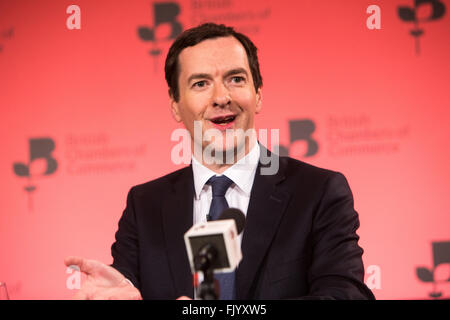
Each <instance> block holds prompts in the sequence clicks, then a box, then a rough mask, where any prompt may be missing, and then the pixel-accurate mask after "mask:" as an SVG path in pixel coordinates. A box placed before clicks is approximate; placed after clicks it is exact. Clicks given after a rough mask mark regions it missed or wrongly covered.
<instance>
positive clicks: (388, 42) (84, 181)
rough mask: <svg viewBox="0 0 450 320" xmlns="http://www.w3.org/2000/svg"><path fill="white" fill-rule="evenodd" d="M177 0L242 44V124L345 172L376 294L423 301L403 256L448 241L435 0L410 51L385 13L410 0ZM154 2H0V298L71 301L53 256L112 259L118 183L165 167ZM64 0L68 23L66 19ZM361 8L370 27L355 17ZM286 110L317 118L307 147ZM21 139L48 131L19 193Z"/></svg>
mask: <svg viewBox="0 0 450 320" xmlns="http://www.w3.org/2000/svg"><path fill="white" fill-rule="evenodd" d="M159 2H160V1H159ZM174 2H175V3H176V4H177V5H178V6H179V8H180V10H181V11H180V14H179V15H178V16H177V20H178V21H179V22H180V23H181V25H182V26H183V29H186V28H189V27H192V26H194V25H196V24H197V23H200V22H202V21H203V20H205V19H206V20H213V21H215V22H224V23H227V24H230V25H233V26H235V27H236V29H237V30H238V31H242V32H244V33H247V34H248V35H249V36H250V38H251V39H252V40H253V41H254V42H255V44H256V45H257V47H258V49H259V58H260V65H261V72H262V75H263V80H264V87H263V110H262V112H261V114H260V115H258V116H257V118H256V121H257V127H258V128H267V129H271V128H275V129H280V143H281V144H283V145H284V146H286V147H289V152H290V155H291V156H292V157H295V158H299V159H302V160H304V161H307V162H309V163H312V164H315V165H318V166H321V167H325V168H329V169H332V170H336V171H341V172H343V173H344V174H345V175H346V177H347V178H348V180H349V183H350V186H351V188H352V190H353V193H354V196H355V207H356V209H357V211H358V212H359V214H360V220H361V228H360V230H359V234H360V236H361V240H360V244H361V246H362V247H363V248H364V250H365V254H364V257H363V258H364V263H365V266H366V267H368V266H370V265H377V266H379V267H380V271H381V273H380V281H381V288H378V289H374V290H373V292H374V294H375V295H376V297H377V298H379V299H415V298H427V297H428V293H429V292H430V291H431V284H430V283H424V282H421V281H420V280H419V279H418V278H417V276H416V267H418V266H426V267H429V268H430V267H432V263H433V260H432V252H431V243H432V242H433V241H450V229H449V225H450V218H449V213H450V210H449V209H450V200H449V198H450V197H449V196H448V192H449V186H450V182H449V181H450V168H449V163H450V151H449V148H448V146H449V145H448V139H449V137H450V134H449V133H450V129H449V119H450V111H449V101H450V90H449V88H450V86H449V84H450V80H449V71H450V68H449V67H450V41H449V39H450V19H449V10H450V1H444V0H441V2H442V3H444V4H445V7H446V9H447V11H446V13H445V15H444V16H443V17H442V18H440V19H437V20H434V21H422V22H420V24H419V26H420V27H421V28H422V29H423V30H424V34H423V35H422V36H421V37H420V39H419V41H420V53H417V52H416V48H415V39H414V38H413V37H412V36H411V35H410V33H409V32H410V30H411V29H412V28H413V23H407V22H405V21H403V20H401V19H400V18H399V15H398V13H397V10H398V7H399V6H409V7H412V6H413V3H414V1H413V0H395V1H394V0H389V1H387V0H386V1H376V0H373V1H362V0H354V1H332V0H330V1H313V0H309V1H287V0H278V1H276V2H275V1H260V0H255V1H245V2H244V1H236V0H233V1H231V0H222V1H218V0H216V1H212V0H211V1H205V0H204V1H194V0H191V1H187V0H186V1H181V0H179V1H174ZM153 3H154V2H152V1H148V0H146V1H110V0H108V1H106V0H104V1H100V0H97V1H87V0H75V1H49V0H48V1H22V0H21V1H0V32H1V33H0V46H1V51H0V108H1V117H0V132H1V133H0V139H1V143H0V145H1V149H2V156H1V157H0V178H1V183H0V194H1V201H0V280H1V281H5V282H6V283H7V285H8V289H9V293H10V296H11V298H12V299H67V298H70V297H71V296H72V295H73V293H74V292H73V291H71V290H69V289H67V288H66V279H67V277H68V276H69V275H68V274H67V273H66V267H65V266H64V264H63V259H64V257H65V256H67V255H81V256H84V257H87V258H92V259H96V260H100V261H103V262H105V263H111V262H112V258H111V255H110V246H111V244H112V242H113V241H114V233H115V231H116V229H117V222H118V219H119V218H120V216H121V214H122V210H123V209H124V206H125V199H126V194H127V192H128V190H129V188H130V187H131V186H133V185H136V184H139V183H142V182H145V181H148V180H151V179H154V178H157V177H159V176H162V175H164V174H166V173H169V172H171V171H173V170H174V169H176V168H177V167H178V166H175V165H174V164H173V163H172V162H171V159H170V151H171V149H172V147H173V146H174V145H175V144H176V143H175V142H171V141H170V135H171V133H172V131H173V130H174V129H175V128H177V127H178V125H177V124H176V123H175V121H174V120H173V119H172V117H171V115H170V112H169V100H168V96H167V85H166V83H165V80H164V73H163V62H164V57H165V54H166V53H167V48H168V47H169V46H170V43H171V40H164V39H166V38H167V37H168V35H169V34H170V31H171V28H170V25H160V26H158V28H157V29H156V38H157V40H158V41H156V42H155V43H152V42H151V41H142V39H140V38H139V36H138V33H137V29H138V27H142V26H147V27H149V28H152V27H153V26H154V12H153ZM71 4H76V5H78V6H79V7H80V9H81V29H80V30H69V29H68V28H67V27H66V20H67V18H68V17H69V16H70V14H67V13H66V8H67V7H68V6H69V5H71ZM372 4H376V5H378V6H379V7H380V8H381V29H380V30H369V29H368V28H367V26H366V20H367V18H368V17H369V16H370V14H367V13H366V8H367V7H368V6H369V5H372ZM430 14H431V6H429V5H423V6H421V7H420V8H418V16H419V17H421V18H422V20H426V18H427V17H429V16H430ZM11 30H12V31H11ZM8 31H11V32H8ZM155 46H156V47H158V48H161V49H162V50H163V53H162V55H161V56H159V58H157V59H156V61H155V58H154V57H152V56H150V55H149V50H151V49H152V48H153V47H155ZM298 119H310V120H312V121H313V122H314V123H315V125H316V129H315V132H314V133H313V138H314V140H315V141H317V142H318V144H319V149H318V152H317V153H316V154H315V155H314V156H312V157H304V156H303V155H304V152H305V144H304V142H301V141H298V142H295V143H292V144H291V145H290V142H289V121H290V120H298ZM361 132H363V133H366V134H362V133H361ZM367 133H370V134H367ZM31 138H50V139H52V140H53V141H54V142H55V146H56V147H55V150H54V151H53V153H52V156H53V157H54V158H55V159H56V160H57V162H58V169H57V170H56V172H55V173H53V174H51V175H48V176H44V175H42V173H43V172H44V171H45V165H46V163H45V161H35V162H33V163H32V165H31V174H32V181H31V182H32V183H33V184H34V185H35V186H36V187H37V189H36V190H35V191H34V192H33V193H32V194H31V195H29V193H27V192H25V190H24V187H25V186H26V185H27V184H28V183H29V181H28V180H27V178H24V177H19V176H17V175H16V174H15V173H14V170H13V163H15V162H23V163H27V161H28V159H29V144H28V143H29V139H31ZM269 147H270V146H269ZM99 150H100V151H99ZM105 150H106V151H107V152H106V151H105ZM89 152H90V153H89ZM447 267H448V265H447ZM441 269H442V268H441ZM448 271H449V269H448V268H447V269H445V270H444V271H442V270H441V273H442V274H444V275H443V276H442V277H443V278H445V277H448V276H449V274H450V272H448ZM446 272H447V274H446ZM439 288H440V290H441V291H443V292H444V297H445V296H446V297H448V296H449V295H450V287H449V285H448V283H447V284H445V283H444V284H441V285H440V287H439Z"/></svg>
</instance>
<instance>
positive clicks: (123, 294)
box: [65, 257, 141, 300]
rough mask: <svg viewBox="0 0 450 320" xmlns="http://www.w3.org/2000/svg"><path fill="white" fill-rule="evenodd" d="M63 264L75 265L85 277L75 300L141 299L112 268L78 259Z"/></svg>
mask: <svg viewBox="0 0 450 320" xmlns="http://www.w3.org/2000/svg"><path fill="white" fill-rule="evenodd" d="M65 264H66V265H67V266H71V265H76V266H77V267H78V268H79V269H80V271H81V272H83V273H84V274H86V275H87V277H86V280H85V282H84V283H83V285H82V287H81V289H80V290H79V291H78V292H77V293H76V294H75V296H74V298H75V299H102V300H103V299H141V295H140V293H139V291H138V290H137V289H136V288H135V287H134V286H132V285H131V284H130V283H128V282H127V281H126V279H125V277H124V276H123V275H122V274H121V273H120V272H119V271H117V270H116V269H114V268H113V267H110V266H107V265H105V264H103V263H101V262H98V261H95V260H87V259H83V258H79V257H68V258H66V259H65Z"/></svg>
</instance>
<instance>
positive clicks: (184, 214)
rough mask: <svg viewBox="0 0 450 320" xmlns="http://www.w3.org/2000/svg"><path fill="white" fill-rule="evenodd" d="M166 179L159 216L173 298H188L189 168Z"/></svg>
mask: <svg viewBox="0 0 450 320" xmlns="http://www.w3.org/2000/svg"><path fill="white" fill-rule="evenodd" d="M179 173H180V174H179V175H174V176H172V177H171V179H170V183H171V186H172V188H171V190H170V192H169V194H168V195H167V197H165V199H164V200H163V207H162V215H163V228H164V236H165V241H166V248H167V256H168V259H169V265H170V271H171V274H172V279H173V281H174V283H173V285H174V288H175V298H178V297H179V296H181V295H185V296H189V297H192V295H193V292H194V289H193V282H192V274H191V269H190V266H189V260H188V256H187V252H186V247H185V244H184V238H183V236H184V234H185V232H186V231H187V230H188V229H189V228H190V227H191V226H192V223H193V213H192V211H193V201H194V180H193V175H192V168H191V166H189V167H187V168H184V169H182V170H181V171H179Z"/></svg>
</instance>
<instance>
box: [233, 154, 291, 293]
mask: <svg viewBox="0 0 450 320" xmlns="http://www.w3.org/2000/svg"><path fill="white" fill-rule="evenodd" d="M263 152H268V151H267V150H266V149H265V148H264V147H262V146H261V153H263ZM279 159H280V158H279ZM280 160H281V159H280ZM279 164H280V167H279V170H278V172H277V173H276V174H274V175H261V166H262V165H261V162H260V163H259V165H258V168H257V171H256V175H255V181H254V183H253V188H252V192H251V195H250V203H249V207H248V210H247V218H246V227H245V229H244V234H243V239H242V246H241V247H242V256H243V259H242V261H241V263H240V265H239V267H238V269H237V271H236V295H237V296H236V297H237V299H251V298H252V297H250V296H249V294H250V290H251V288H252V285H253V282H254V280H255V277H256V275H257V272H258V269H259V267H260V266H261V264H262V262H263V259H264V257H265V255H266V252H267V250H268V249H269V247H270V245H271V243H272V240H273V237H274V235H275V233H276V231H277V230H278V225H279V222H280V221H281V217H282V214H283V213H284V211H285V209H286V206H287V203H288V201H289V198H290V195H291V194H290V193H289V192H288V191H285V190H283V189H282V188H281V187H280V186H279V183H280V182H281V181H282V180H284V165H283V162H282V161H280V163H279Z"/></svg>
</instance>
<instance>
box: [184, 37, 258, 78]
mask: <svg viewBox="0 0 450 320" xmlns="http://www.w3.org/2000/svg"><path fill="white" fill-rule="evenodd" d="M178 63H179V67H180V69H179V71H180V78H185V77H189V75H191V74H193V73H208V74H213V75H215V74H220V73H222V72H225V71H227V70H230V69H235V68H244V69H245V70H247V71H248V72H249V65H248V58H247V53H246V51H245V49H244V47H243V46H242V44H241V43H240V42H239V40H237V39H236V38H234V37H231V36H230V37H221V38H215V39H208V40H204V41H202V42H200V43H198V44H196V45H195V46H192V47H187V48H185V49H183V50H182V51H181V53H180V55H179V57H178ZM249 73H250V72H249Z"/></svg>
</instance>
